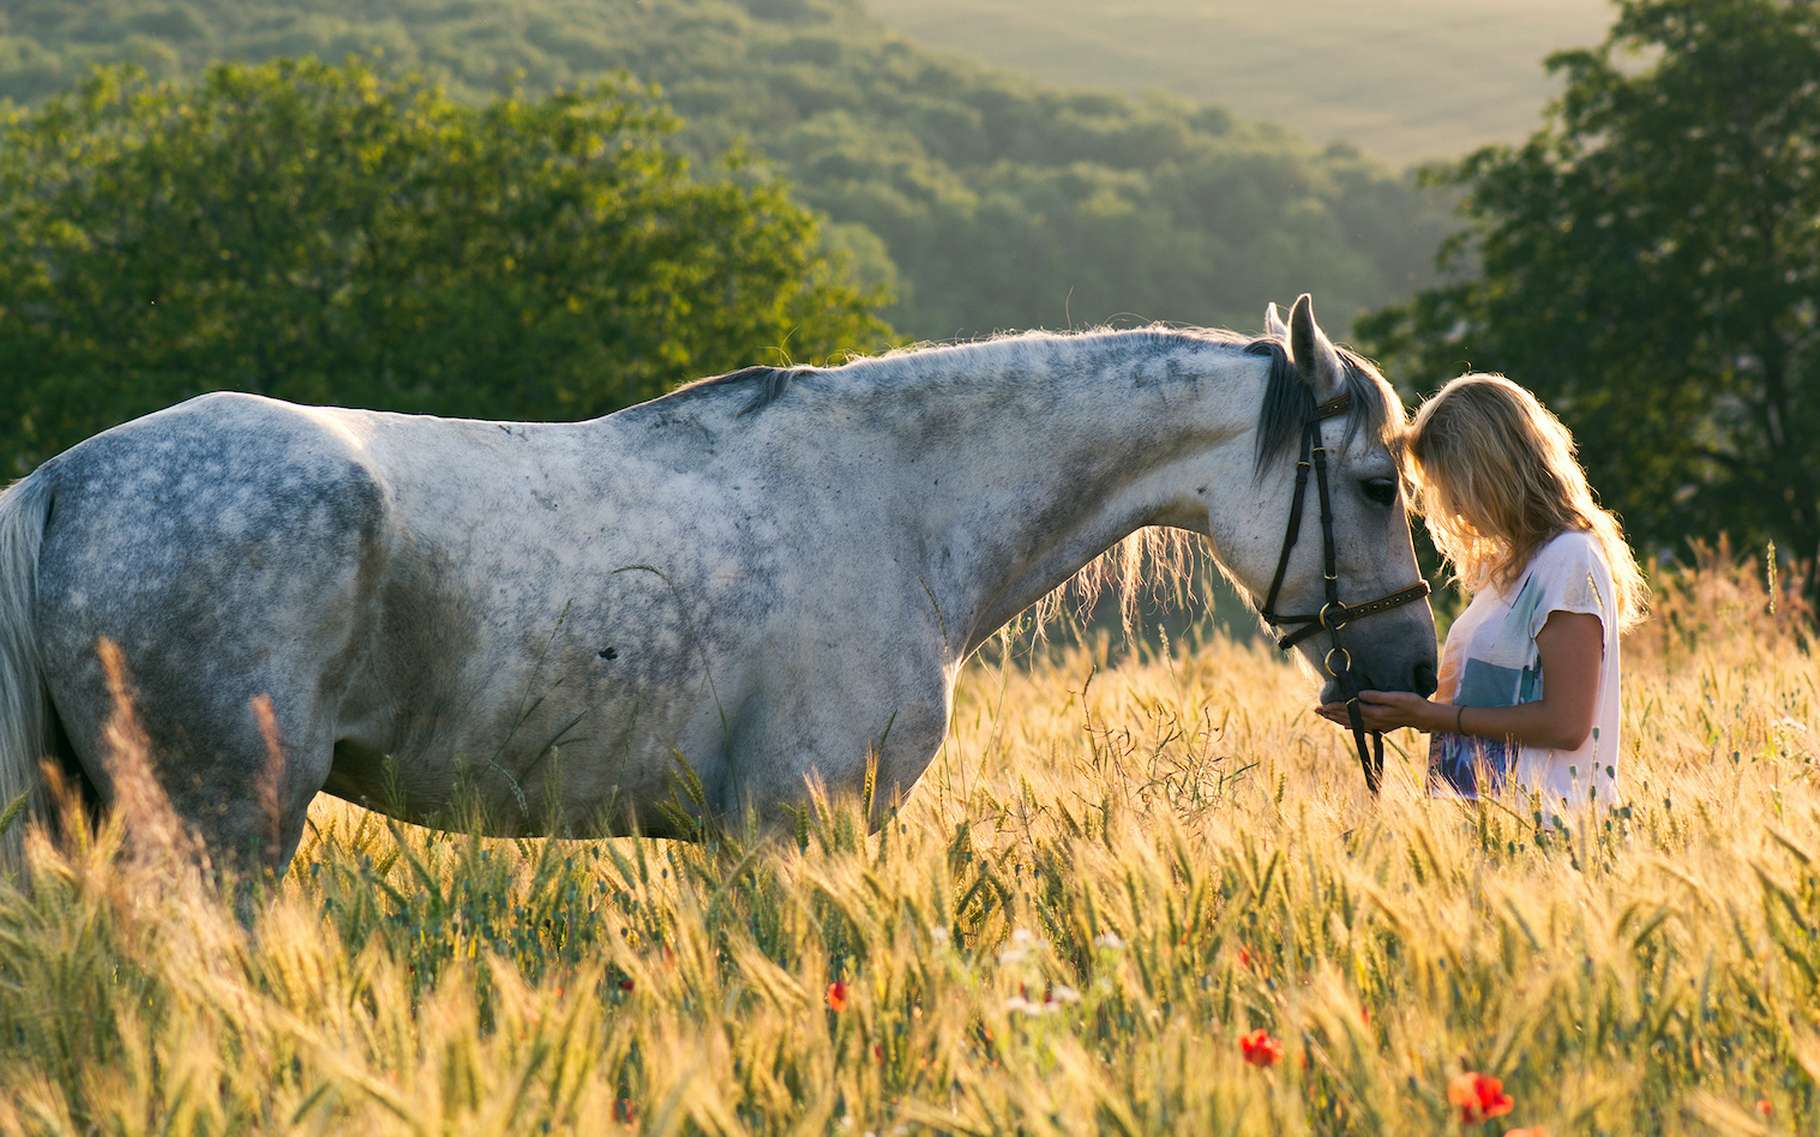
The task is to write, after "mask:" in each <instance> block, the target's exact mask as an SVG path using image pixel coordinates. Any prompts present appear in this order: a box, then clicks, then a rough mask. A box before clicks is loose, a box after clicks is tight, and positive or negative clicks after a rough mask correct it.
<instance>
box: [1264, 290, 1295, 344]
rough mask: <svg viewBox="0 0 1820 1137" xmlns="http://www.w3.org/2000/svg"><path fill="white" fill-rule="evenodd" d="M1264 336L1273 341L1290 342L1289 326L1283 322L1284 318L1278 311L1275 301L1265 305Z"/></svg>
mask: <svg viewBox="0 0 1820 1137" xmlns="http://www.w3.org/2000/svg"><path fill="white" fill-rule="evenodd" d="M1264 334H1265V335H1267V336H1269V337H1270V338H1271V339H1273V340H1282V341H1283V342H1285V343H1287V342H1289V325H1288V324H1285V323H1284V322H1283V316H1282V314H1281V313H1280V312H1278V311H1277V305H1276V301H1274V300H1272V301H1271V302H1270V303H1268V304H1266V305H1264Z"/></svg>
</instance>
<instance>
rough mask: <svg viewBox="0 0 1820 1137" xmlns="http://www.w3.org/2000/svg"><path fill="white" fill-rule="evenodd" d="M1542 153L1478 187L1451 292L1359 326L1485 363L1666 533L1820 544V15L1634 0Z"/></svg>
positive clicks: (1621, 503) (1493, 161) (1550, 125)
mask: <svg viewBox="0 0 1820 1137" xmlns="http://www.w3.org/2000/svg"><path fill="white" fill-rule="evenodd" d="M1549 66H1550V67H1551V68H1553V69H1555V70H1556V71H1559V72H1561V73H1562V74H1563V75H1564V76H1565V78H1566V81H1567V87H1566V92H1565V94H1564V95H1563V97H1562V98H1561V100H1560V101H1559V103H1558V104H1557V105H1555V106H1554V108H1553V109H1552V111H1551V112H1550V114H1549V116H1548V119H1547V121H1546V123H1545V125H1544V126H1543V128H1542V129H1541V130H1539V131H1538V132H1537V133H1536V134H1535V135H1534V136H1533V137H1532V138H1530V139H1529V140H1528V141H1527V142H1526V143H1524V144H1522V145H1520V146H1515V147H1503V146H1494V147H1488V148H1485V149H1481V150H1479V151H1477V152H1476V153H1474V154H1472V155H1470V156H1469V157H1467V158H1466V159H1464V160H1463V161H1461V162H1459V163H1457V164H1454V165H1451V166H1448V167H1444V168H1441V169H1439V170H1437V171H1435V173H1434V177H1435V179H1436V180H1437V181H1439V182H1441V183H1444V184H1449V185H1453V186H1458V187H1461V188H1462V189H1463V190H1464V191H1465V197H1464V206H1463V212H1464V215H1465V217H1466V219H1467V220H1468V223H1469V227H1468V229H1467V230H1466V231H1465V232H1464V233H1463V234H1462V235H1461V236H1460V237H1459V238H1458V239H1457V240H1455V241H1454V242H1452V243H1451V244H1449V245H1448V246H1447V247H1446V251H1445V253H1444V263H1448V264H1450V265H1451V266H1453V267H1455V268H1457V269H1459V270H1461V271H1462V273H1463V275H1462V277H1461V278H1460V279H1458V280H1456V281H1455V282H1454V283H1451V284H1448V285H1446V286H1443V287H1437V288H1433V289H1429V290H1426V291H1424V292H1422V293H1421V294H1420V295H1418V296H1417V297H1416V298H1415V299H1414V300H1412V301H1410V302H1408V303H1406V304H1400V305H1396V306H1393V307H1391V308H1388V309H1386V310H1384V311H1382V312H1380V313H1378V314H1376V315H1374V316H1372V317H1371V318H1369V319H1367V320H1365V321H1363V322H1362V323H1361V325H1360V331H1361V335H1362V336H1363V337H1364V338H1365V339H1366V340H1367V342H1368V344H1369V345H1370V346H1371V347H1372V348H1373V349H1374V350H1375V351H1376V352H1378V353H1379V354H1380V355H1382V356H1384V357H1386V358H1387V359H1388V360H1389V361H1390V362H1391V364H1392V365H1393V366H1394V369H1395V371H1396V373H1397V374H1398V375H1399V376H1401V377H1402V378H1404V379H1409V378H1412V377H1415V376H1421V377H1423V379H1424V381H1428V382H1435V381H1439V380H1443V379H1445V378H1447V377H1448V376H1450V375H1452V374H1453V373H1455V372H1456V371H1459V370H1461V369H1463V368H1466V367H1468V366H1471V367H1472V368H1475V369H1480V370H1497V371H1503V372H1506V373H1507V374H1509V375H1510V376H1512V377H1513V378H1515V379H1517V380H1519V381H1521V382H1522V383H1524V384H1526V385H1528V386H1530V387H1531V388H1533V389H1534V390H1535V391H1537V393H1538V394H1540V395H1542V397H1543V398H1545V399H1546V400H1548V402H1549V403H1550V404H1551V405H1552V406H1554V407H1555V408H1556V409H1557V410H1558V411H1559V412H1560V413H1561V415H1562V416H1563V418H1564V419H1565V420H1566V421H1567V422H1568V424H1569V425H1570V426H1571V427H1572V428H1573V429H1574V431H1575V432H1576V434H1577V435H1578V437H1579V439H1580V443H1581V450H1582V457H1583V459H1584V460H1585V462H1586V464H1587V466H1588V468H1589V471H1590V473H1591V476H1592V479H1593V482H1594V484H1595V485H1597V486H1598V487H1600V489H1601V490H1602V491H1603V494H1604V497H1605V500H1606V503H1607V504H1608V505H1612V506H1614V507H1616V508H1617V509H1619V510H1620V511H1621V512H1622V513H1623V515H1624V517H1625V519H1626V522H1627V524H1628V526H1629V527H1630V529H1631V530H1632V532H1633V533H1635V534H1638V535H1640V536H1641V537H1643V538H1645V539H1646V540H1647V541H1649V542H1651V543H1655V544H1657V545H1658V547H1660V546H1663V545H1668V546H1673V545H1676V544H1678V543H1679V542H1680V541H1681V539H1682V538H1683V537H1684V536H1686V535H1688V534H1702V533H1705V534H1710V533H1715V532H1718V531H1720V530H1729V531H1730V532H1732V533H1733V534H1734V535H1737V536H1740V537H1745V538H1750V539H1759V540H1760V539H1764V538H1776V539H1779V540H1780V541H1781V542H1782V543H1783V545H1784V547H1785V548H1789V549H1791V550H1792V551H1793V552H1794V553H1795V554H1796V555H1798V556H1802V557H1810V556H1813V555H1814V554H1815V552H1816V550H1820V446H1817V445H1816V441H1815V440H1816V439H1820V6H1817V5H1816V4H1814V3H1812V2H1811V0H1623V2H1622V3H1621V4H1620V6H1619V16H1618V20H1617V23H1616V25H1615V26H1614V27H1613V29H1612V31H1611V34H1610V36H1609V38H1608V39H1607V40H1606V41H1605V42H1604V43H1603V44H1602V45H1601V46H1599V47H1597V48H1594V49H1591V50H1584V51H1571V52H1565V53H1562V54H1559V55H1556V56H1554V57H1553V58H1552V59H1551V60H1550V63H1549Z"/></svg>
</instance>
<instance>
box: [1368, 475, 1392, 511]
mask: <svg viewBox="0 0 1820 1137" xmlns="http://www.w3.org/2000/svg"><path fill="white" fill-rule="evenodd" d="M1359 489H1360V490H1362V491H1363V492H1364V494H1365V496H1366V497H1367V498H1370V499H1371V500H1372V501H1373V502H1376V503H1377V504H1378V505H1383V506H1391V505H1395V504H1396V503H1397V480H1396V479H1395V478H1366V479H1365V480H1364V481H1362V482H1360V483H1359Z"/></svg>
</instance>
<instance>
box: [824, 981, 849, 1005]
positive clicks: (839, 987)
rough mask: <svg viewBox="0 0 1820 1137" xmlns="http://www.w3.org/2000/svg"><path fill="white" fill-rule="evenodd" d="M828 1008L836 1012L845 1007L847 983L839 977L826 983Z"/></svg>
mask: <svg viewBox="0 0 1820 1137" xmlns="http://www.w3.org/2000/svg"><path fill="white" fill-rule="evenodd" d="M828 1009H829V1010H831V1011H834V1012H835V1013H837V1014H838V1013H839V1012H841V1011H844V1010H846V1009H847V985H846V983H844V982H842V981H841V980H839V979H836V980H835V981H834V982H832V983H830V984H828Z"/></svg>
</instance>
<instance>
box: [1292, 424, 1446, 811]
mask: <svg viewBox="0 0 1820 1137" xmlns="http://www.w3.org/2000/svg"><path fill="white" fill-rule="evenodd" d="M1309 399H1310V402H1311V403H1312V402H1313V396H1312V395H1311V396H1309ZM1351 407H1352V396H1351V395H1349V394H1347V395H1338V396H1335V397H1334V398H1331V399H1328V400H1327V401H1326V402H1324V403H1318V404H1314V405H1312V406H1311V407H1310V408H1309V412H1308V417H1307V419H1306V420H1305V421H1304V422H1303V424H1302V456H1301V457H1300V458H1299V459H1297V461H1296V464H1295V466H1296V469H1295V497H1294V498H1292V499H1291V500H1290V505H1289V530H1288V532H1286V533H1285V534H1284V535H1283V552H1282V554H1281V555H1280V556H1278V557H1277V571H1276V575H1275V576H1273V577H1272V578H1271V580H1270V593H1269V595H1267V596H1266V597H1265V598H1264V607H1263V608H1262V609H1261V610H1260V612H1259V614H1260V615H1262V616H1263V617H1264V620H1265V622H1266V623H1268V624H1270V626H1271V627H1273V628H1276V629H1277V630H1278V631H1279V632H1281V633H1282V634H1281V635H1279V636H1278V638H1277V647H1279V648H1281V649H1282V650H1284V651H1288V650H1289V649H1291V648H1293V647H1295V646H1296V645H1297V644H1299V643H1301V642H1302V641H1303V640H1306V639H1308V638H1310V637H1312V636H1317V635H1320V634H1321V633H1322V632H1326V633H1327V635H1328V636H1329V637H1331V642H1330V646H1329V647H1328V649H1327V654H1326V655H1324V656H1323V657H1322V658H1321V669H1322V670H1323V671H1325V672H1327V674H1328V676H1329V677H1331V678H1333V679H1334V680H1336V681H1338V683H1339V684H1340V689H1341V691H1343V692H1344V693H1345V694H1346V696H1347V698H1346V717H1347V718H1348V719H1349V720H1350V721H1351V723H1352V741H1353V744H1354V745H1355V746H1356V747H1358V751H1359V768H1360V769H1361V770H1363V771H1364V773H1365V788H1366V789H1368V790H1370V791H1371V793H1372V794H1373V795H1376V794H1377V792H1378V787H1379V785H1380V784H1382V782H1383V779H1384V735H1383V732H1381V731H1372V732H1371V740H1372V746H1371V748H1370V749H1367V748H1366V745H1365V734H1366V731H1365V718H1364V714H1363V713H1362V711H1361V710H1360V708H1359V686H1358V682H1357V680H1355V679H1354V678H1353V674H1352V653H1351V652H1349V651H1347V650H1346V646H1345V645H1344V644H1343V643H1341V642H1340V629H1341V628H1344V627H1345V626H1346V625H1347V624H1350V623H1352V622H1353V621H1354V620H1360V619H1363V618H1365V617H1366V616H1375V615H1377V614H1378V613H1380V612H1388V611H1390V610H1391V609H1393V608H1401V607H1402V606H1403V605H1405V604H1411V603H1414V602H1415V601H1417V600H1421V599H1422V598H1424V597H1426V596H1427V595H1428V592H1429V589H1428V582H1427V581H1426V580H1419V581H1417V582H1416V583H1414V584H1412V585H1410V586H1409V587H1408V588H1404V589H1401V590H1399V591H1396V592H1392V593H1390V594H1389V595H1388V596H1380V597H1378V598H1377V599H1376V600H1368V601H1366V602H1364V603H1363V604H1346V603H1343V602H1342V601H1341V600H1340V579H1339V576H1338V570H1337V568H1336V565H1335V560H1334V540H1333V501H1332V496H1331V494H1330V492H1329V490H1328V488H1327V447H1325V446H1323V445H1322V444H1321V424H1322V423H1323V422H1325V421H1326V420H1328V419H1330V418H1334V417H1336V416H1338V415H1343V414H1345V413H1346V412H1347V411H1348V410H1349V409H1351ZM1310 470H1313V471H1314V483H1315V486H1316V488H1317V491H1318V493H1319V495H1320V505H1321V575H1322V579H1323V583H1324V585H1325V588H1326V603H1324V604H1322V605H1321V610H1320V611H1319V612H1315V613H1313V614H1303V615H1284V614H1283V613H1281V612H1278V611H1277V610H1276V606H1277V593H1278V592H1280V591H1281V590H1282V587H1283V575H1284V574H1285V573H1286V572H1288V571H1289V554H1290V552H1291V551H1292V550H1294V549H1295V544H1296V539H1297V538H1298V537H1300V536H1301V534H1302V501H1303V499H1304V498H1306V497H1307V496H1308V473H1309V471H1310ZM1285 629H1287V630H1285Z"/></svg>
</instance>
